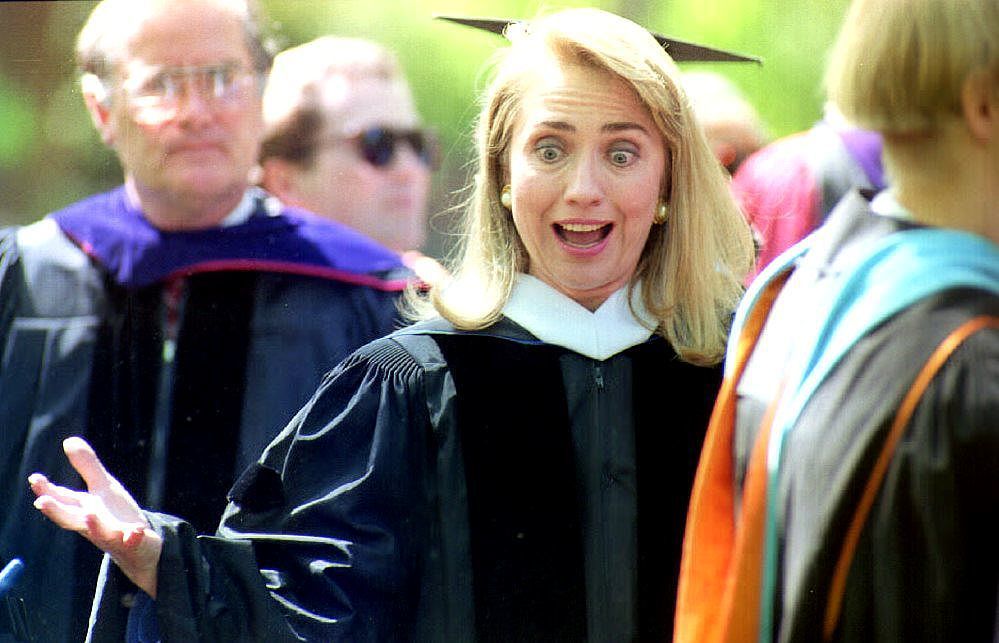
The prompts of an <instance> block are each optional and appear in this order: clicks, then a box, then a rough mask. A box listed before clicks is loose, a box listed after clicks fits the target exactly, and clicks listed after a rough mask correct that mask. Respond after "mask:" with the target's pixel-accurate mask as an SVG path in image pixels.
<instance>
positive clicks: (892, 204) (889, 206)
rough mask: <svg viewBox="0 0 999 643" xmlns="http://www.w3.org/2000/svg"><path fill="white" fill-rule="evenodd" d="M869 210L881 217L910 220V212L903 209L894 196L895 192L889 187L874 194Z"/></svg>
mask: <svg viewBox="0 0 999 643" xmlns="http://www.w3.org/2000/svg"><path fill="white" fill-rule="evenodd" d="M871 212H873V213H875V214H880V215H881V216H883V217H892V218H895V219H903V220H911V219H912V213H911V212H909V211H908V210H906V209H905V206H903V205H902V204H901V203H899V202H898V199H897V198H896V197H895V193H894V192H892V191H891V190H890V189H888V190H881V191H880V192H878V193H877V195H875V197H874V199H872V200H871Z"/></svg>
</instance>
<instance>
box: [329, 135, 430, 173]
mask: <svg viewBox="0 0 999 643" xmlns="http://www.w3.org/2000/svg"><path fill="white" fill-rule="evenodd" d="M345 140H351V141H355V142H356V144H357V149H358V151H359V152H360V153H361V157H362V158H363V159H364V160H365V161H367V162H368V163H370V164H371V165H373V166H375V167H378V168H382V167H387V166H388V165H390V164H391V163H392V160H393V159H394V158H395V152H396V148H397V147H398V146H399V144H400V143H406V144H407V145H409V147H410V149H412V150H413V152H415V153H416V156H417V157H419V159H420V161H421V162H422V163H423V164H424V165H426V166H427V167H428V168H430V169H431V170H436V169H437V168H438V167H440V143H439V142H438V140H437V135H436V134H434V132H432V131H430V130H427V129H392V128H388V127H369V128H368V129H366V130H364V131H362V132H361V133H360V134H357V135H356V136H351V137H349V138H347V139H345Z"/></svg>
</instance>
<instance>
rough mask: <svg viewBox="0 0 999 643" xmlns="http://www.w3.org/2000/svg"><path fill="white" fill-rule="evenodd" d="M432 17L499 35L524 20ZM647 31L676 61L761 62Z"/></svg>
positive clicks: (754, 57)
mask: <svg viewBox="0 0 999 643" xmlns="http://www.w3.org/2000/svg"><path fill="white" fill-rule="evenodd" d="M434 18H438V19H440V20H448V21H450V22H455V23H458V24H460V25H466V26H468V27H475V28H476V29H483V30H485V31H490V32H492V33H495V34H500V35H503V34H504V32H505V31H506V29H507V27H509V26H511V25H514V24H520V23H523V22H525V21H522V20H516V19H508V18H471V17H467V16H448V15H441V14H437V15H435V16H434ZM649 33H650V34H652V37H653V38H655V39H656V41H657V42H658V43H659V44H660V45H662V47H663V48H664V49H665V50H666V53H668V54H669V55H670V58H672V59H673V60H675V61H676V62H754V63H761V60H760V59H759V58H757V57H756V56H746V55H743V54H737V53H734V52H731V51H725V50H723V49H715V48H713V47H706V46H704V45H698V44H696V43H692V42H687V41H684V40H677V39H676V38H670V37H669V36H664V35H662V34H659V33H656V32H654V31H649Z"/></svg>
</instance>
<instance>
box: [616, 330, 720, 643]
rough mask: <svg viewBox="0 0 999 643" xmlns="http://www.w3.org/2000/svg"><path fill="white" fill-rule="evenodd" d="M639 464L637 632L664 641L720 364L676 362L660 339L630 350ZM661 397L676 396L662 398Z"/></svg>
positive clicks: (643, 637) (669, 633) (668, 636)
mask: <svg viewBox="0 0 999 643" xmlns="http://www.w3.org/2000/svg"><path fill="white" fill-rule="evenodd" d="M630 352H631V353H632V354H633V359H634V371H635V375H634V381H635V391H634V408H635V431H636V436H635V439H636V449H635V451H636V456H637V467H638V637H639V640H641V641H670V640H672V637H673V614H674V605H675V603H676V586H677V582H678V580H679V577H680V553H681V547H682V545H683V531H684V525H685V522H686V515H687V506H688V504H689V501H690V490H691V487H692V486H693V482H694V472H695V471H696V469H697V463H698V460H699V458H700V452H701V445H702V443H703V441H704V434H705V431H706V430H707V425H708V420H709V419H710V416H711V409H712V407H713V406H714V398H715V394H716V393H717V391H718V387H719V386H720V385H721V375H722V372H721V369H720V368H703V367H698V366H693V365H691V364H688V363H686V362H681V361H680V359H679V358H678V357H677V356H676V353H675V352H674V351H673V349H672V348H671V347H670V346H669V345H668V344H666V343H665V342H648V343H646V344H644V345H642V346H640V347H637V348H635V349H632V350H631V351H630ZM664 399H669V400H673V401H675V402H676V403H673V404H669V405H666V404H664V403H663V400H664Z"/></svg>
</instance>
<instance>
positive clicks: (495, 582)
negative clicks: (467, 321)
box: [435, 335, 586, 641]
mask: <svg viewBox="0 0 999 643" xmlns="http://www.w3.org/2000/svg"><path fill="white" fill-rule="evenodd" d="M435 339H436V340H437V342H438V344H439V345H440V347H441V352H442V353H443V354H444V357H445V359H446V361H447V363H448V365H449V367H450V368H451V372H452V374H453V376H454V380H455V389H456V391H457V397H456V401H457V404H458V417H459V421H458V423H457V424H458V426H459V427H460V431H461V443H462V453H463V456H464V460H465V472H466V484H467V488H468V514H469V532H470V539H471V556H472V573H473V579H474V581H473V582H474V593H475V618H476V632H477V636H478V639H479V640H481V641H579V640H585V638H586V600H585V587H584V574H583V570H584V567H583V552H582V543H581V541H580V515H579V505H578V497H577V491H576V489H575V485H574V481H575V479H576V473H575V465H574V457H573V448H572V440H571V435H570V432H569V418H568V414H567V411H566V408H565V404H564V400H565V392H564V390H563V387H562V375H561V372H560V370H559V364H558V359H557V357H558V351H557V350H556V349H553V348H551V347H539V346H524V345H520V344H515V343H512V342H508V341H503V340H496V339H493V338H487V337H477V338H472V337H467V336H466V337H454V336H444V335H440V336H436V337H435ZM542 353H543V354H545V357H546V359H544V360H542V359H539V357H538V356H539V354H542ZM525 411H527V412H525Z"/></svg>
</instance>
